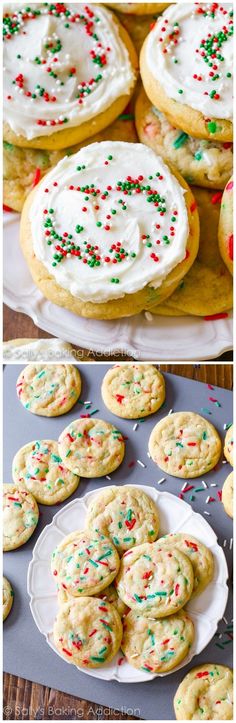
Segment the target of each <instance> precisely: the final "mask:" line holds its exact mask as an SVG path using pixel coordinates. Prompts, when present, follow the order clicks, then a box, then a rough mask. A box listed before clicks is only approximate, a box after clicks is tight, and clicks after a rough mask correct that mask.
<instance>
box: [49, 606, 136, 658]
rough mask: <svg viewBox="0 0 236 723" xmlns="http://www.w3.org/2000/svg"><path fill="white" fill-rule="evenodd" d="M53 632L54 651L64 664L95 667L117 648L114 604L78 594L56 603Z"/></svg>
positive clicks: (119, 630)
mask: <svg viewBox="0 0 236 723" xmlns="http://www.w3.org/2000/svg"><path fill="white" fill-rule="evenodd" d="M53 635H54V643H55V645H56V648H57V650H58V651H59V653H60V655H62V656H63V657H64V658H65V660H67V662H68V663H74V665H79V666H80V667H82V668H98V667H100V666H102V665H104V664H106V663H109V662H110V660H112V658H114V655H115V654H116V653H117V651H118V650H119V647H120V643H121V638H122V624H121V619H120V616H119V614H118V612H117V610H116V609H115V607H114V605H110V603H106V604H104V603H103V602H102V601H101V600H99V599H98V598H91V597H82V598H81V599H80V600H70V601H68V602H67V603H65V604H64V605H61V606H60V608H59V612H58V614H57V618H56V620H55V623H54V629H53Z"/></svg>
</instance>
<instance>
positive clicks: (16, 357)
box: [3, 339, 74, 362]
mask: <svg viewBox="0 0 236 723" xmlns="http://www.w3.org/2000/svg"><path fill="white" fill-rule="evenodd" d="M16 342H17V339H12V340H10V341H5V342H4V343H3V358H4V360H5V361H28V362H30V361H45V360H47V361H61V360H62V359H63V360H65V361H68V362H69V361H74V357H73V354H72V346H71V344H68V343H67V342H64V341H61V340H60V339H25V340H24V342H23V341H22V340H21V342H22V343H19V344H17V345H16Z"/></svg>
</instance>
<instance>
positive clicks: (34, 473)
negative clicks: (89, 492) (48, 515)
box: [12, 439, 80, 505]
mask: <svg viewBox="0 0 236 723" xmlns="http://www.w3.org/2000/svg"><path fill="white" fill-rule="evenodd" d="M12 476H13V479H14V481H15V482H16V483H18V482H22V483H23V484H24V485H25V486H26V487H27V489H28V490H29V491H30V492H32V494H33V495H34V498H35V499H36V501H37V502H41V504H43V505H56V504H58V502H63V501H64V500H66V499H67V498H68V497H70V495H72V494H73V492H75V490H76V489H77V487H78V484H79V481H80V478H79V477H78V475H75V474H73V472H70V470H68V469H67V467H65V465H64V464H63V462H62V459H61V457H60V455H59V452H58V444H57V442H55V440H53V439H40V440H36V441H33V442H28V443H27V444H25V445H24V446H23V447H21V448H20V449H19V450H18V452H17V453H16V454H15V456H14V459H13V462H12Z"/></svg>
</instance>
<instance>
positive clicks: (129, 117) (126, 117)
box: [119, 113, 134, 120]
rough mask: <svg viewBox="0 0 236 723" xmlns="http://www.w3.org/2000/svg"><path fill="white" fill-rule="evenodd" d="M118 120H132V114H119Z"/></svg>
mask: <svg viewBox="0 0 236 723" xmlns="http://www.w3.org/2000/svg"><path fill="white" fill-rule="evenodd" d="M119 120H134V115H133V113H121V115H119Z"/></svg>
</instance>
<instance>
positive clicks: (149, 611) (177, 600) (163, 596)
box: [115, 542, 194, 618]
mask: <svg viewBox="0 0 236 723" xmlns="http://www.w3.org/2000/svg"><path fill="white" fill-rule="evenodd" d="M193 582H194V576H193V568H192V565H191V562H190V560H189V558H188V557H187V556H186V555H184V554H183V553H182V552H180V550H178V549H177V548H175V549H173V550H168V549H164V548H163V549H162V548H161V547H160V546H159V545H158V543H156V542H154V543H153V544H152V545H150V543H144V544H143V545H138V546H137V547H133V548H132V549H131V550H128V551H127V552H125V554H124V555H123V557H122V558H121V563H120V570H119V573H118V576H117V579H116V583H115V584H116V587H117V591H118V595H119V596H120V597H121V599H122V600H123V601H124V602H125V603H126V605H128V606H129V607H130V608H131V609H132V610H135V611H136V612H137V613H140V615H144V616H145V617H149V618H151V617H152V618H164V617H166V616H168V615H172V614H173V613H176V612H178V610H180V609H181V608H182V607H184V605H185V603H187V602H188V600H189V598H190V597H191V594H192V591H193Z"/></svg>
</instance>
